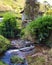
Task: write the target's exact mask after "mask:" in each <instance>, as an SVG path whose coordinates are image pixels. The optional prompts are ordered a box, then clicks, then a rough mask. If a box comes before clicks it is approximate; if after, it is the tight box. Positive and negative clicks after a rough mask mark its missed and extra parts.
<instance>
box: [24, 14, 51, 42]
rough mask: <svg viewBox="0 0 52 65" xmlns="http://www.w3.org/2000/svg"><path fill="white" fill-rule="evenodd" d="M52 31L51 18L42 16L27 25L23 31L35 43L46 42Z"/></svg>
mask: <svg viewBox="0 0 52 65" xmlns="http://www.w3.org/2000/svg"><path fill="white" fill-rule="evenodd" d="M51 31H52V16H50V15H49V16H42V17H40V18H37V19H36V20H35V21H32V22H30V23H29V25H28V26H27V27H26V29H25V34H24V35H26V37H27V36H29V35H30V36H31V37H32V38H33V39H34V42H35V40H36V42H37V43H45V42H47V40H48V38H49V36H50V34H51Z"/></svg>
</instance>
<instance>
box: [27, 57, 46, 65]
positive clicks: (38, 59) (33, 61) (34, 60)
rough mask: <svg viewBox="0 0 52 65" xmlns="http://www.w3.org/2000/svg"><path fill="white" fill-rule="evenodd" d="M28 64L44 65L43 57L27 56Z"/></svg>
mask: <svg viewBox="0 0 52 65" xmlns="http://www.w3.org/2000/svg"><path fill="white" fill-rule="evenodd" d="M27 60H28V64H29V65H44V64H45V57H43V56H38V57H36V58H34V57H33V58H32V57H28V58H27Z"/></svg>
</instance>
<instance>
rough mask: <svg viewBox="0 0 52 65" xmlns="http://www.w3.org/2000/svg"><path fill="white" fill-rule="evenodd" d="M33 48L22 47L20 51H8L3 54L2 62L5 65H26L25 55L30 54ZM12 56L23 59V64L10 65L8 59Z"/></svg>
mask: <svg viewBox="0 0 52 65" xmlns="http://www.w3.org/2000/svg"><path fill="white" fill-rule="evenodd" d="M33 48H34V46H30V47H24V48H20V49H10V50H8V51H6V52H5V54H4V56H3V57H2V59H1V60H2V61H3V62H5V63H7V64H8V65H28V62H27V60H26V55H28V54H30V53H32V50H33ZM13 55H17V56H19V57H20V58H22V59H24V58H25V61H24V63H23V64H12V63H11V61H10V58H11V57H12V56H13Z"/></svg>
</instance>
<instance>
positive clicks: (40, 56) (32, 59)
mask: <svg viewBox="0 0 52 65" xmlns="http://www.w3.org/2000/svg"><path fill="white" fill-rule="evenodd" d="M27 61H28V64H29V65H52V48H48V47H46V46H40V45H36V46H35V53H34V54H32V55H29V56H27Z"/></svg>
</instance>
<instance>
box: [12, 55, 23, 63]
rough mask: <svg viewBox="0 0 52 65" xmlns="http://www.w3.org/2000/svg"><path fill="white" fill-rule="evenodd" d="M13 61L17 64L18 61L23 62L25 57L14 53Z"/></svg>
mask: <svg viewBox="0 0 52 65" xmlns="http://www.w3.org/2000/svg"><path fill="white" fill-rule="evenodd" d="M11 62H12V63H14V64H16V63H23V62H24V59H22V58H20V57H18V56H16V55H14V56H12V57H11Z"/></svg>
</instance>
